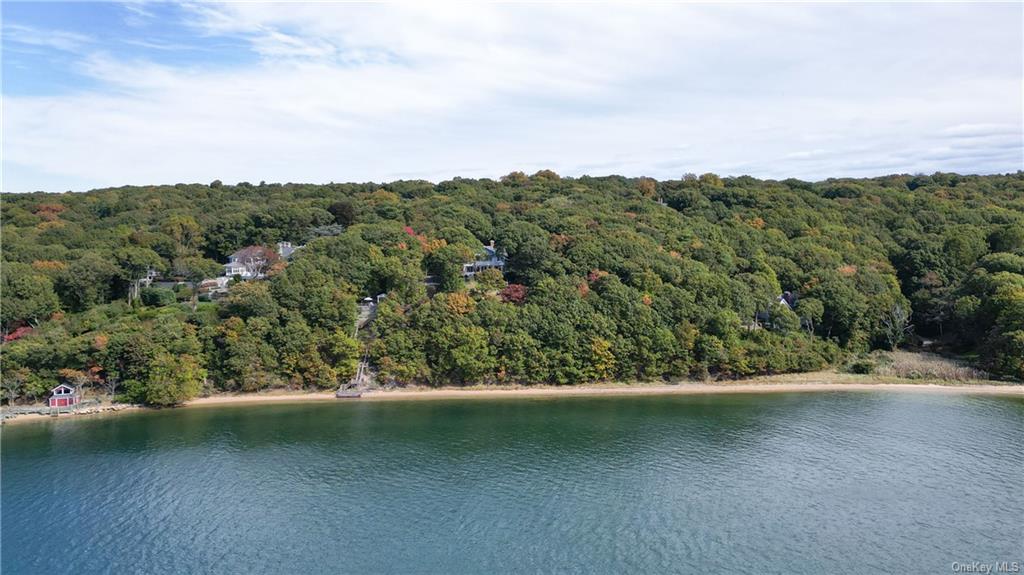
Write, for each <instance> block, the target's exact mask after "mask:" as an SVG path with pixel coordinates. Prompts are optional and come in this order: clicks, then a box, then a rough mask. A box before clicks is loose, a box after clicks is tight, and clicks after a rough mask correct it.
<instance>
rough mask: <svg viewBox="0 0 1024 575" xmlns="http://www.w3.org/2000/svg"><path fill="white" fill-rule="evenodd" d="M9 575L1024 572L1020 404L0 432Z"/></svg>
mask: <svg viewBox="0 0 1024 575" xmlns="http://www.w3.org/2000/svg"><path fill="white" fill-rule="evenodd" d="M2 447H3V454H2V463H3V470H2V471H3V477H2V519H3V523H2V563H0V567H2V571H3V573H4V574H5V575H7V574H15V573H109V572H114V573H215V572H216V573H247V574H251V573H268V572H270V573H307V572H319V571H329V572H350V573H351V572H354V573H370V572H397V573H412V572H423V573H464V572H465V573H495V572H577V573H622V572H631V573H666V572H684V573H723V572H728V573H756V574H763V573H786V574H792V573H813V574H820V573H858V574H860V573H878V572H884V573H892V572H899V573H929V574H931V573H952V572H953V571H952V569H951V564H952V562H954V561H960V562H970V561H983V562H992V561H1024V401H1021V400H1019V399H1012V398H998V397H981V396H958V395H945V394H941V395H939V394H935V395H932V394H910V393H900V392H872V393H849V392H845V393H838V392H837V393H807V394H781V395H751V396H747V395H737V396H706V397H698V396H692V397H614V398H607V397H604V398H591V399H580V398H567V399H538V400H493V401H492V400H486V401H485V400H475V401H429V402H402V403H368V402H367V403H359V402H351V403H344V402H339V403H337V404H334V403H328V404H315V405H311V404H305V405H261V406H245V407H229V408H220V409H189V410H176V411H175V410H171V411H163V412H157V413H137V414H129V415H120V416H117V417H108V418H104V419H92V420H79V421H75V420H64V421H56V422H47V423H42V424H31V425H29V424H25V425H18V426H8V427H6V428H5V429H4V430H3V444H2Z"/></svg>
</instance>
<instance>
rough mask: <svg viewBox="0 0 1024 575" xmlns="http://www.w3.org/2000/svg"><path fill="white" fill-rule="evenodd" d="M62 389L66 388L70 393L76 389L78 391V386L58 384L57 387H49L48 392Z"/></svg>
mask: <svg viewBox="0 0 1024 575" xmlns="http://www.w3.org/2000/svg"><path fill="white" fill-rule="evenodd" d="M62 387H66V388H68V389H70V390H71V391H75V390H76V389H78V386H77V385H75V384H73V383H61V384H58V385H56V386H54V387H51V388H50V391H51V392H53V391H57V390H58V389H60V388H62Z"/></svg>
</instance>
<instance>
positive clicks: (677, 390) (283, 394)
mask: <svg viewBox="0 0 1024 575" xmlns="http://www.w3.org/2000/svg"><path fill="white" fill-rule="evenodd" d="M828 391H860V392H879V391H883V392H915V393H968V394H979V395H1004V396H1017V397H1022V398H1024V385H1015V384H1005V383H998V382H990V381H978V382H967V383H965V382H942V381H928V380H908V379H900V378H884V377H877V376H863V375H853V374H845V373H833V372H826V373H809V374H786V375H776V376H764V377H757V378H751V379H743V380H737V381H716V382H710V383H699V382H680V383H674V384H666V383H608V384H594V385H578V386H483V385H479V386H472V387H441V388H430V387H410V388H402V389H394V390H373V391H366V392H363V394H362V397H360V398H358V399H338V398H335V397H334V392H333V391H323V392H304V391H287V390H274V391H269V392H263V393H236V394H218V395H212V396H209V397H200V398H197V399H193V400H191V401H188V402H186V403H185V404H184V405H183V406H181V407H178V408H173V409H191V408H210V407H218V406H221V407H222V406H226V405H244V404H257V403H304V402H315V401H347V402H353V401H358V402H365V401H425V400H442V399H501V398H510V399H511V398H556V397H594V396H606V395H701V394H722V393H802V392H828ZM147 409H150V408H146V407H140V406H120V407H119V408H118V409H116V410H114V409H109V410H105V411H100V412H98V413H88V414H74V416H75V417H89V416H95V417H103V416H109V415H114V414H117V413H124V412H131V411H138V410H147ZM63 417H67V416H63ZM52 419H53V418H52V417H50V416H47V415H36V414H26V415H19V416H18V417H16V418H12V419H8V420H6V421H5V422H4V423H5V424H9V423H24V422H29V421H45V420H52Z"/></svg>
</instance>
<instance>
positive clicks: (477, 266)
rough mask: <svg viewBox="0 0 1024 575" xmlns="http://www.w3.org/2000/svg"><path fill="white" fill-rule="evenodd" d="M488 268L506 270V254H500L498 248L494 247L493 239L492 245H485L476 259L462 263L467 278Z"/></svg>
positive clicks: (463, 275) (464, 276)
mask: <svg viewBox="0 0 1024 575" xmlns="http://www.w3.org/2000/svg"><path fill="white" fill-rule="evenodd" d="M488 269H497V270H499V271H505V258H504V254H503V255H498V250H497V248H495V247H494V240H491V243H490V245H486V246H484V250H483V252H481V253H480V254H479V255H478V256H477V259H476V260H474V261H471V262H466V263H464V264H462V277H463V278H465V279H467V280H468V279H472V278H473V276H475V275H476V274H477V273H479V272H482V271H484V270H488Z"/></svg>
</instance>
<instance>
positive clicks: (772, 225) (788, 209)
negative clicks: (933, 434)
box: [0, 171, 1024, 404]
mask: <svg viewBox="0 0 1024 575" xmlns="http://www.w3.org/2000/svg"><path fill="white" fill-rule="evenodd" d="M2 202H3V204H2V224H3V230H2V240H3V267H2V280H3V285H2V289H3V291H2V298H3V299H2V304H0V310H2V323H3V334H4V338H5V340H7V341H6V343H4V344H3V374H2V375H3V385H4V388H5V391H6V397H7V398H8V399H9V400H11V401H13V400H16V399H20V400H31V399H34V398H38V397H40V396H41V395H43V394H44V393H45V391H46V390H48V389H49V387H51V386H52V385H55V384H56V383H57V382H58V381H71V382H74V383H79V384H84V385H88V386H96V387H97V388H103V387H105V388H106V389H107V390H108V391H113V392H116V393H119V394H124V395H126V396H127V397H128V398H129V399H132V400H135V401H147V402H150V403H158V404H166V403H175V402H177V401H180V400H182V399H184V398H186V397H189V396H191V395H194V394H195V393H198V392H199V390H200V389H201V387H202V385H204V382H205V385H209V386H212V387H213V388H215V389H220V390H258V389H264V388H269V387H276V386H305V387H323V388H331V387H336V386H337V385H338V384H339V382H343V381H345V380H347V379H348V378H349V377H351V376H352V374H353V372H354V370H355V365H356V360H357V358H358V357H359V356H360V355H361V353H362V351H361V346H364V345H365V346H368V349H369V354H370V359H371V363H372V365H373V366H374V367H375V368H376V369H377V370H378V372H379V373H378V380H379V381H381V382H396V383H425V384H433V385H437V384H464V383H477V382H483V383H504V382H521V383H537V382H545V383H555V384H576V383H582V382H589V381H599V380H609V379H630V380H632V379H652V378H673V377H683V376H703V375H705V374H708V373H710V374H721V375H725V376H742V375H748V374H755V373H768V372H788V371H807V370H815V369H819V368H822V367H825V366H827V365H829V364H832V363H834V362H836V361H838V360H840V359H841V358H842V357H845V356H848V355H849V354H852V353H858V352H862V351H866V350H869V349H872V348H889V347H891V346H893V345H898V344H902V343H912V342H914V341H918V342H919V341H920V338H924V339H928V340H932V341H934V344H933V346H934V347H935V348H937V349H939V350H943V351H946V352H949V353H957V354H963V355H966V356H968V357H969V358H973V360H974V361H975V362H976V363H977V364H978V365H979V366H980V367H982V368H984V369H987V370H989V371H990V372H992V373H995V374H1003V375H1008V376H1015V377H1018V378H1024V173H1021V172H1018V173H1017V174H1012V175H1005V176H959V175H956V174H934V175H932V176H888V177H881V178H873V179H856V180H854V179H842V180H827V181H824V182H818V183H811V182H804V181H799V180H785V181H781V182H780V181H762V180H756V179H753V178H749V177H739V178H724V179H723V178H719V177H718V176H715V175H713V174H705V175H703V176H700V177H695V176H687V177H684V178H683V179H680V180H670V181H661V182H658V181H654V180H652V179H648V178H639V179H631V178H623V177H617V176H609V177H600V178H592V177H582V178H563V177H559V176H558V175H557V174H555V173H553V172H550V171H542V172H538V173H537V174H534V175H532V176H526V175H524V174H522V173H512V174H509V175H508V176H505V177H504V178H501V180H500V181H493V180H467V179H459V178H456V179H453V180H450V181H445V182H441V183H439V184H432V183H429V182H423V181H398V182H393V183H389V184H374V183H367V184H328V185H305V184H283V185H281V184H263V183H260V184H259V185H252V184H248V183H240V184H238V185H234V186H231V185H223V184H221V183H220V182H213V183H212V184H210V185H208V186H207V185H199V184H179V185H176V186H154V187H125V188H116V189H104V190H95V191H91V192H87V193H66V194H44V193H36V194H24V195H12V194H6V195H4V196H3V198H2ZM492 240H493V241H494V242H495V246H496V248H497V250H498V252H499V253H500V254H503V255H504V256H505V268H504V274H503V275H502V274H500V273H496V272H484V273H481V274H479V275H478V276H477V277H476V278H475V279H474V280H473V281H471V282H468V283H467V282H466V281H464V279H463V277H462V264H463V263H464V262H467V261H472V260H473V258H474V256H475V254H477V253H479V252H480V251H481V249H482V248H483V246H484V245H486V244H488V243H489V242H490V241H492ZM279 241H289V242H291V243H292V244H293V245H295V246H299V245H304V247H302V248H301V249H299V250H297V251H296V252H295V253H294V254H293V255H292V256H291V259H290V260H288V261H287V262H286V261H284V260H282V261H281V262H278V263H276V264H274V265H273V266H271V267H270V269H269V270H268V273H267V278H266V279H260V280H252V281H242V282H236V283H233V284H232V285H231V286H230V292H229V293H228V294H227V295H226V296H225V297H223V298H220V299H215V300H213V301H200V302H199V303H198V305H192V304H191V303H190V301H191V300H192V298H193V297H194V296H195V293H194V292H193V290H192V289H190V288H189V285H185V286H182V287H181V288H179V289H178V290H177V291H172V290H168V289H161V288H156V287H150V288H142V289H138V288H139V287H140V286H139V280H140V278H143V277H145V276H146V275H147V273H148V272H149V270H154V272H155V274H157V275H160V276H162V278H163V279H167V280H173V279H180V280H183V281H185V282H189V283H190V282H198V281H199V280H202V279H204V278H208V277H212V276H214V275H218V274H220V273H221V269H222V268H221V267H220V265H219V264H221V263H223V262H225V261H226V258H227V256H228V255H229V254H231V253H232V252H234V251H236V250H238V249H240V248H243V247H246V246H252V245H260V246H270V247H272V246H274V245H275V243H276V242H279ZM428 275H429V276H430V279H431V284H432V285H431V286H428V285H426V279H427V276H428ZM433 284H436V286H435V285H433ZM785 292H790V294H789V295H788V296H787V298H788V299H787V304H783V303H780V302H779V298H780V296H782V295H783V294H784V293H785ZM377 294H387V298H386V299H385V300H383V302H382V303H381V305H380V306H379V310H378V312H377V314H376V319H375V320H374V321H373V322H372V324H371V325H370V328H369V329H368V330H367V333H366V334H365V336H364V337H361V338H360V341H357V340H356V339H354V338H353V337H352V328H353V322H354V320H355V315H356V302H357V300H358V299H361V298H363V297H364V296H376V295H377ZM908 338H912V339H909V340H908Z"/></svg>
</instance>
